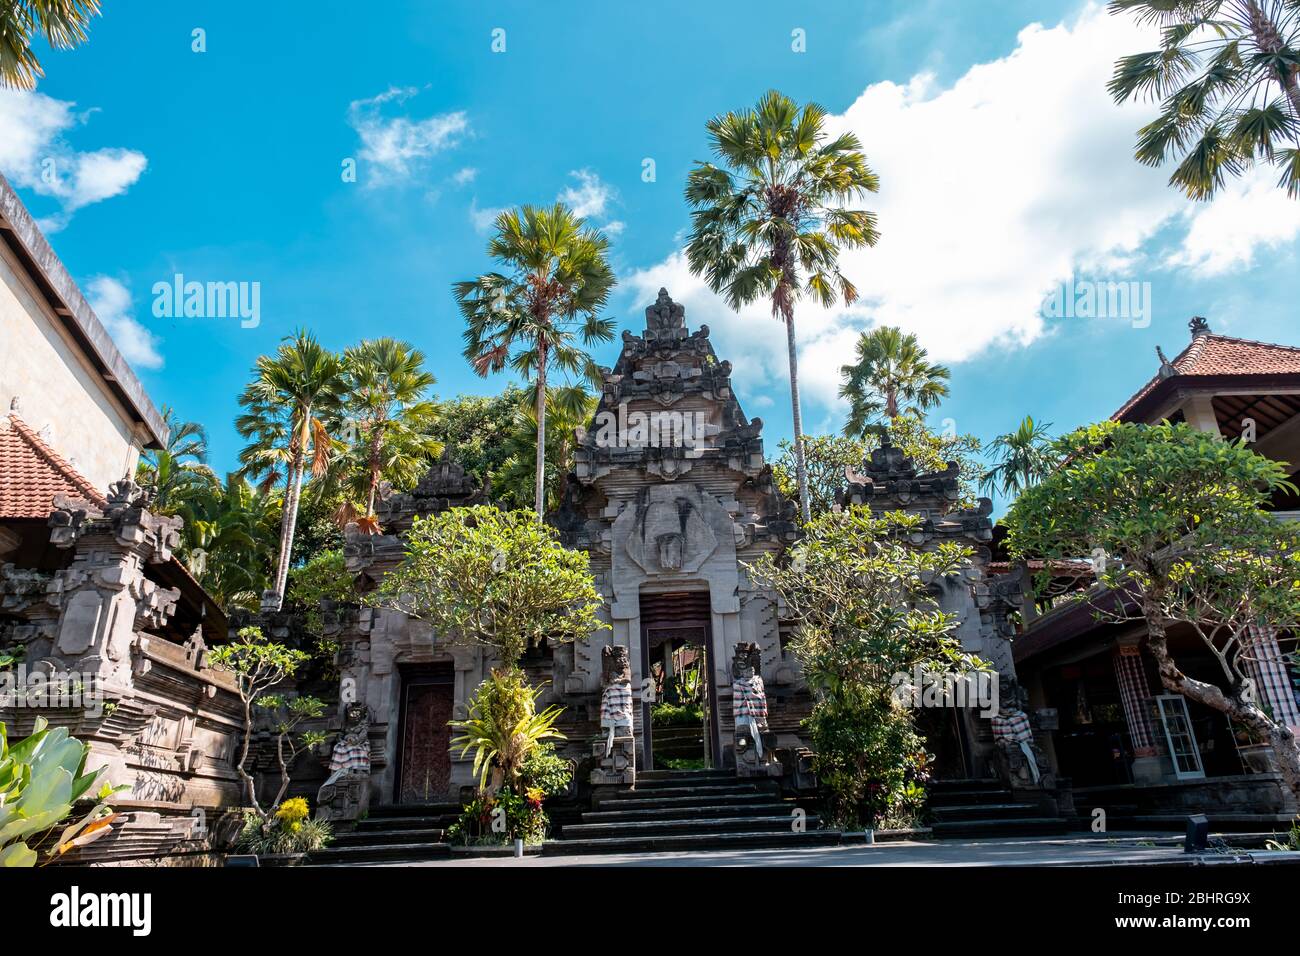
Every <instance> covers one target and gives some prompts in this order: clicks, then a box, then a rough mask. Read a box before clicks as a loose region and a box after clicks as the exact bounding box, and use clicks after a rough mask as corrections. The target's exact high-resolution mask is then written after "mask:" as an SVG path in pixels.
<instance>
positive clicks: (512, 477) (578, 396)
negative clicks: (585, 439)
mask: <svg viewBox="0 0 1300 956" xmlns="http://www.w3.org/2000/svg"><path fill="white" fill-rule="evenodd" d="M598 401H599V400H598V399H597V398H596V396H594V395H592V394H591V393H590V392H588V391H587V390H586V389H585V388H583V387H582V386H581V385H573V386H569V387H568V388H564V389H547V397H546V408H547V412H546V419H547V421H549V422H550V423H551V424H550V427H548V428H547V429H546V487H545V491H546V505H545V507H546V510H547V512H548V513H549V512H551V511H553V510H554V509H555V508H557V507H559V504H560V499H561V498H562V497H563V495H564V486H565V479H566V478H567V477H568V474H569V472H571V471H572V470H573V454H574V451H575V450H576V448H577V440H576V438H575V432H576V430H577V429H578V428H580V427H584V426H586V425H587V424H588V423H589V422H590V421H591V417H592V415H594V414H595V412H596V405H597V402H598ZM537 434H538V428H537V418H536V413H535V412H534V411H533V409H532V407H531V406H527V405H526V406H522V407H520V408H518V409H516V411H515V419H514V423H513V426H512V428H511V429H510V431H508V432H507V433H506V434H505V436H504V441H503V442H502V450H503V451H504V452H505V453H506V455H507V457H506V459H505V460H504V461H503V462H502V463H501V466H500V468H499V469H498V471H497V472H496V476H495V478H494V480H493V482H492V489H493V499H494V500H495V501H496V502H497V504H499V505H500V506H501V507H503V508H526V507H530V504H531V496H532V491H533V489H532V488H531V487H530V486H531V485H532V479H533V464H532V463H533V461H534V460H535V459H536V457H537Z"/></svg>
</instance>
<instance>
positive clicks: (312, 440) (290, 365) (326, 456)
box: [235, 331, 345, 610]
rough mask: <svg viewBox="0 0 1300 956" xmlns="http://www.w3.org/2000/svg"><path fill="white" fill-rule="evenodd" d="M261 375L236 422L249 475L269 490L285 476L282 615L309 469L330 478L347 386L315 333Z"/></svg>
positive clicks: (284, 350) (290, 339) (299, 339)
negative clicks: (333, 430)
mask: <svg viewBox="0 0 1300 956" xmlns="http://www.w3.org/2000/svg"><path fill="white" fill-rule="evenodd" d="M254 373H255V374H254V378H253V381H251V382H250V383H249V384H248V386H247V387H246V388H245V389H244V392H243V394H242V395H241V396H240V398H239V401H240V404H241V405H243V406H244V409H245V411H244V414H242V415H240V416H239V417H238V418H237V419H236V420H235V428H236V429H237V430H238V431H239V434H240V435H242V436H243V437H244V438H246V439H248V441H249V443H248V445H246V446H245V447H244V449H243V450H242V451H241V452H240V453H239V460H240V462H241V463H242V464H243V469H242V472H243V474H245V475H247V476H249V477H251V478H258V477H260V478H262V486H263V488H270V487H272V486H273V485H275V484H276V483H277V482H278V481H279V480H280V478H281V476H282V475H283V477H284V481H285V496H284V510H283V512H282V516H281V520H280V547H279V551H278V553H277V555H276V561H275V579H274V582H273V583H272V591H273V592H274V607H275V609H276V610H279V609H280V605H281V603H282V602H283V601H284V589H285V585H286V583H287V581H288V577H289V560H290V556H291V554H292V551H293V535H294V528H295V525H296V523H297V521H298V504H299V501H300V500H301V497H302V483H303V478H304V477H305V473H306V471H307V468H308V467H309V466H310V468H311V471H312V474H313V475H314V476H316V477H320V476H322V475H324V474H325V471H326V469H327V467H328V465H329V460H330V453H331V451H332V450H333V440H332V439H331V437H330V435H329V431H328V429H327V428H326V422H330V421H336V420H337V418H338V416H339V409H340V405H341V402H342V398H343V391H344V388H345V382H344V377H343V361H342V359H340V358H339V356H338V355H336V354H334V353H333V352H331V351H329V350H328V349H326V348H324V347H322V346H321V344H320V343H319V342H317V341H316V338H315V336H313V335H312V334H311V333H310V332H306V331H298V332H295V333H294V334H293V335H290V336H286V337H285V339H284V341H283V343H282V344H281V345H280V348H279V350H278V351H277V352H276V354H275V355H274V356H271V355H262V356H259V357H258V359H257V364H256V366H255V367H254Z"/></svg>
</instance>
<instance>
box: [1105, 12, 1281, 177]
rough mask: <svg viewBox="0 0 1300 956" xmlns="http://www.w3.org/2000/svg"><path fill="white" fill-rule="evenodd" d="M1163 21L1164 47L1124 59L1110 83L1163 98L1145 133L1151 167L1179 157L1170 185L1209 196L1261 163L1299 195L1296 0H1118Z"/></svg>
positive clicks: (1118, 91)
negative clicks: (1275, 170) (1233, 177)
mask: <svg viewBox="0 0 1300 956" xmlns="http://www.w3.org/2000/svg"><path fill="white" fill-rule="evenodd" d="M1110 11H1111V12H1112V13H1117V14H1123V13H1132V14H1134V16H1135V17H1136V19H1137V21H1138V22H1139V23H1143V24H1153V25H1156V26H1158V27H1160V47H1159V49H1156V50H1151V51H1148V52H1145V53H1137V54H1134V55H1132V56H1126V57H1122V58H1121V59H1120V60H1119V61H1118V62H1117V63H1116V64H1115V73H1114V76H1113V77H1112V78H1111V81H1110V84H1109V86H1108V89H1109V90H1110V93H1111V95H1112V96H1113V97H1114V98H1115V101H1116V102H1118V103H1124V102H1126V101H1128V100H1129V99H1132V98H1135V97H1143V98H1147V99H1152V100H1159V101H1160V115H1159V116H1157V117H1156V119H1154V120H1152V121H1151V122H1150V123H1148V124H1147V125H1146V126H1143V127H1142V128H1141V129H1140V130H1139V131H1138V141H1137V151H1136V156H1137V159H1138V161H1139V162H1140V163H1143V164H1144V165H1147V166H1161V165H1163V164H1165V163H1166V162H1170V161H1175V162H1176V163H1177V165H1176V166H1175V167H1174V171H1173V174H1172V175H1171V176H1170V177H1169V184H1170V185H1171V186H1177V187H1178V188H1179V189H1181V190H1182V191H1183V192H1185V193H1186V194H1187V195H1188V196H1189V197H1191V198H1192V199H1210V198H1211V197H1213V196H1214V194H1215V193H1216V192H1217V191H1218V190H1219V189H1220V188H1221V187H1222V186H1223V184H1224V181H1225V180H1226V178H1227V177H1228V176H1240V175H1241V174H1242V173H1244V172H1246V171H1247V170H1249V169H1251V168H1253V167H1254V166H1255V165H1256V164H1258V163H1268V164H1269V165H1272V166H1274V167H1275V168H1277V169H1278V170H1280V172H1281V175H1280V178H1279V180H1278V185H1279V186H1281V187H1284V188H1285V189H1286V191H1287V194H1288V195H1290V196H1291V197H1293V198H1300V15H1297V14H1298V11H1297V6H1296V3H1295V0H1111V4H1110Z"/></svg>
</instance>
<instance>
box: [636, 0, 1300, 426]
mask: <svg viewBox="0 0 1300 956" xmlns="http://www.w3.org/2000/svg"><path fill="white" fill-rule="evenodd" d="M1153 45H1154V44H1153V41H1152V38H1151V35H1150V34H1149V33H1146V32H1143V31H1141V30H1140V29H1139V28H1138V27H1136V26H1135V25H1134V24H1133V23H1132V21H1131V18H1128V17H1119V16H1111V15H1108V14H1107V13H1106V12H1105V11H1104V10H1103V9H1102V8H1100V7H1098V6H1096V5H1089V6H1088V7H1086V8H1085V9H1084V10H1083V11H1082V12H1081V13H1080V14H1079V16H1078V18H1077V19H1076V20H1075V21H1074V22H1072V23H1070V24H1068V25H1065V24H1062V25H1058V26H1056V27H1052V28H1047V27H1044V26H1041V25H1037V24H1034V25H1030V26H1028V27H1026V28H1025V29H1024V30H1022V31H1021V33H1020V35H1019V37H1018V43H1017V46H1016V48H1015V50H1013V51H1012V52H1011V53H1010V54H1009V55H1007V56H1005V57H1003V58H1001V59H999V60H995V61H993V62H990V63H982V64H977V65H975V66H973V67H972V68H971V69H969V70H968V71H967V72H966V73H965V74H964V75H963V76H961V77H960V78H959V79H957V80H956V81H955V82H954V83H953V84H952V85H951V86H948V87H942V88H941V87H939V86H938V85H937V84H936V82H935V80H934V78H933V77H932V76H931V75H929V74H920V75H917V76H915V77H913V78H912V79H911V80H910V81H909V82H908V83H906V84H905V85H899V84H896V83H892V82H881V83H876V84H873V85H871V86H869V87H867V89H866V90H865V91H863V93H862V94H861V95H860V96H859V97H858V99H857V100H856V101H855V102H854V103H853V104H852V105H850V106H849V108H848V109H847V110H846V111H845V113H844V114H842V115H838V116H832V117H830V118H829V119H828V126H829V127H830V129H831V130H832V132H838V131H840V130H841V129H845V128H847V129H852V130H853V131H854V132H856V133H857V135H858V137H859V138H860V139H861V140H862V143H863V149H864V152H865V153H866V156H867V160H868V162H869V163H870V164H871V166H872V167H873V168H874V169H875V171H876V172H877V173H878V174H879V175H880V179H881V192H880V193H879V194H878V195H874V196H870V197H868V199H867V200H866V202H864V203H863V205H865V206H866V207H867V208H869V209H873V210H875V211H876V212H878V213H879V215H880V228H881V233H882V238H881V241H880V243H879V244H878V245H877V246H876V248H874V249H866V250H853V251H849V252H846V253H844V254H843V255H842V256H841V266H842V268H843V271H844V273H845V274H846V275H847V276H849V277H850V278H851V279H852V280H853V281H854V282H855V284H856V285H857V287H858V290H859V292H860V294H861V300H860V301H859V303H858V304H857V305H855V306H854V307H852V308H849V309H843V308H840V309H835V310H824V309H821V308H818V307H816V306H814V305H812V304H809V303H802V304H801V305H800V307H799V309H798V313H797V321H796V329H797V331H798V334H799V341H800V352H799V358H800V379H801V384H802V386H803V389H804V392H805V394H806V395H807V397H808V399H809V400H811V401H815V402H819V403H822V404H824V405H828V406H830V405H836V404H838V401H839V400H838V398H837V391H838V387H839V381H840V376H839V367H840V366H841V365H842V364H844V363H845V362H846V361H848V360H849V359H850V358H851V356H852V346H853V342H854V340H855V339H856V337H857V334H858V333H859V331H861V330H863V329H866V328H869V327H871V326H872V325H873V324H888V325H898V326H902V327H903V328H904V329H906V330H908V331H912V332H915V333H917V334H918V336H919V337H920V338H921V341H922V344H924V345H925V346H926V348H927V349H929V351H930V354H931V357H932V358H934V359H936V360H939V361H945V362H959V361H962V360H963V359H967V358H970V357H972V356H974V355H976V354H978V353H980V352H981V351H983V350H985V349H988V348H990V347H992V346H995V345H997V346H1004V347H1005V346H1016V345H1024V344H1027V343H1029V342H1032V341H1033V340H1034V339H1035V338H1037V337H1038V336H1040V335H1042V334H1043V332H1044V320H1043V319H1042V318H1041V316H1040V314H1039V310H1040V307H1041V303H1042V299H1043V296H1044V294H1045V293H1046V292H1047V291H1049V290H1050V289H1052V288H1054V287H1055V286H1056V285H1057V283H1060V282H1062V281H1064V280H1065V279H1067V278H1068V277H1069V276H1070V275H1072V274H1073V273H1075V272H1076V271H1081V270H1089V269H1101V270H1107V271H1106V272H1105V273H1104V274H1106V275H1108V276H1109V277H1111V278H1114V279H1117V280H1118V279H1129V280H1141V279H1145V278H1147V276H1144V275H1142V274H1140V271H1138V270H1141V269H1144V268H1145V269H1156V268H1161V267H1163V266H1164V265H1167V264H1168V263H1169V262H1170V261H1171V260H1170V259H1169V258H1168V257H1166V258H1165V260H1164V262H1163V263H1162V262H1161V260H1160V259H1159V258H1158V257H1156V258H1153V252H1152V249H1151V247H1152V246H1154V243H1153V242H1151V240H1152V239H1153V237H1155V235H1156V233H1157V232H1159V231H1160V230H1161V229H1162V228H1164V227H1166V226H1170V225H1172V226H1183V227H1186V228H1187V231H1186V233H1185V235H1184V234H1183V233H1178V236H1179V237H1180V242H1181V250H1180V252H1178V253H1176V254H1175V256H1174V260H1173V261H1175V262H1176V264H1178V265H1179V266H1182V267H1187V268H1196V269H1200V270H1202V271H1204V272H1213V271H1215V270H1220V271H1221V270H1222V269H1224V268H1226V267H1227V265H1228V264H1229V263H1242V262H1248V261H1249V260H1250V255H1251V253H1252V252H1253V251H1254V250H1255V249H1257V248H1259V247H1260V246H1262V245H1269V244H1273V243H1277V242H1281V241H1284V240H1286V239H1288V238H1293V237H1294V236H1295V235H1297V225H1296V222H1297V220H1296V208H1297V204H1295V203H1294V201H1293V200H1288V199H1287V198H1286V196H1285V193H1283V192H1282V191H1281V190H1277V189H1274V190H1273V191H1272V192H1268V191H1267V190H1264V189H1262V188H1261V187H1259V186H1258V185H1257V184H1255V183H1254V181H1247V182H1242V183H1233V184H1232V185H1231V186H1230V187H1229V188H1228V190H1227V191H1226V193H1225V195H1224V196H1223V197H1222V198H1221V199H1219V200H1217V201H1216V202H1215V203H1213V204H1211V205H1194V204H1192V203H1190V202H1189V201H1188V200H1186V199H1185V198H1183V197H1182V196H1181V195H1180V194H1179V193H1177V192H1176V191H1175V190H1173V189H1171V188H1170V187H1169V186H1168V185H1167V184H1166V181H1167V179H1168V175H1169V171H1168V170H1167V169H1157V170H1152V169H1148V168H1146V167H1144V166H1142V165H1140V164H1139V163H1137V162H1136V161H1135V160H1134V159H1133V145H1134V139H1135V132H1136V130H1137V129H1138V127H1140V126H1141V125H1143V124H1144V123H1145V122H1147V121H1149V120H1150V119H1151V118H1152V116H1153V115H1154V111H1155V109H1156V107H1155V106H1154V105H1152V104H1150V103H1137V104H1127V105H1125V106H1118V105H1116V104H1115V103H1114V102H1113V101H1112V100H1111V98H1110V95H1109V94H1108V93H1107V92H1106V82H1107V80H1108V79H1109V77H1110V73H1111V70H1112V68H1113V64H1114V62H1115V60H1116V59H1117V58H1118V57H1120V56H1121V55H1124V54H1127V53H1134V52H1139V51H1141V50H1144V49H1149V48H1151V47H1152V46H1153ZM1164 239H1167V237H1162V240H1164ZM628 281H629V283H630V284H631V285H632V286H633V288H634V289H636V290H637V293H638V296H639V300H644V301H646V302H649V301H653V298H654V293H655V292H656V291H657V290H658V288H659V287H660V286H666V287H667V288H668V290H669V292H670V293H672V295H673V297H674V298H676V299H677V300H678V301H680V302H683V303H685V304H686V305H687V308H688V317H689V321H690V322H691V324H692V325H697V324H699V323H701V322H707V323H708V324H710V325H711V326H712V327H713V328H714V329H715V331H716V332H717V333H718V334H717V335H716V339H717V341H718V346H719V352H720V354H722V355H723V357H725V358H731V359H732V360H733V361H735V362H737V364H738V366H739V363H741V362H744V363H745V364H746V365H747V366H748V367H749V368H748V371H747V373H746V374H747V376H748V377H749V379H750V380H752V379H753V378H754V377H755V376H758V375H762V376H765V377H767V378H768V379H770V381H771V382H772V383H773V384H776V383H781V382H783V381H784V379H785V378H786V375H787V371H786V358H785V355H786V343H785V335H784V332H783V329H782V327H781V324H780V323H779V322H777V321H776V320H774V319H772V318H771V317H770V309H769V307H768V306H767V305H765V304H763V303H756V304H754V305H752V306H750V307H749V308H747V309H745V310H743V311H742V312H741V313H740V314H736V313H733V312H731V310H729V309H728V308H727V307H726V306H725V304H724V303H723V302H722V301H721V300H720V299H719V297H717V296H716V295H714V294H713V293H711V292H710V291H709V290H708V289H707V287H706V286H705V285H704V283H703V281H702V280H700V279H698V278H695V277H693V276H690V275H689V271H688V269H687V267H686V263H685V259H684V257H683V256H681V254H680V253H674V254H673V255H671V256H669V257H668V258H667V259H666V260H664V261H663V262H661V263H659V264H657V265H655V266H652V267H650V268H648V269H645V270H642V271H640V272H637V273H635V274H633V275H632V276H631V277H630V278H629V280H628ZM738 381H739V378H738Z"/></svg>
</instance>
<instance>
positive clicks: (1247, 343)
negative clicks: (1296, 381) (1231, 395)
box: [1111, 332, 1300, 419]
mask: <svg viewBox="0 0 1300 956" xmlns="http://www.w3.org/2000/svg"><path fill="white" fill-rule="evenodd" d="M1169 364H1170V365H1172V366H1173V367H1174V371H1175V373H1176V377H1177V378H1178V379H1179V380H1180V383H1182V384H1189V385H1195V384H1196V383H1195V381H1191V382H1188V381H1187V379H1189V378H1190V379H1196V378H1205V377H1211V376H1219V375H1300V348H1296V347H1294V346H1290V345H1274V344H1272V343H1270V342H1256V341H1254V340H1252V339H1235V338H1232V337H1231V336H1227V335H1216V334H1214V333H1213V332H1207V333H1205V334H1203V335H1198V336H1196V337H1195V338H1194V339H1192V343H1191V344H1190V345H1189V346H1187V348H1185V349H1183V351H1182V352H1181V353H1179V355H1178V357H1177V358H1175V359H1174V360H1173V361H1172V362H1170V363H1169ZM1171 377H1172V376H1171ZM1162 381H1164V379H1162V378H1161V377H1160V376H1159V375H1156V376H1154V377H1153V378H1152V379H1151V381H1149V382H1147V383H1146V384H1145V385H1143V386H1142V388H1141V389H1139V390H1138V393H1137V394H1136V395H1134V396H1133V397H1132V398H1130V399H1129V400H1128V401H1127V402H1125V403H1124V406H1123V407H1122V408H1120V410H1119V411H1117V412H1116V413H1115V414H1114V415H1112V416H1111V418H1114V419H1121V418H1123V417H1124V415H1125V414H1126V413H1127V412H1128V411H1129V410H1131V409H1132V408H1133V407H1134V406H1135V405H1137V404H1138V402H1140V401H1141V400H1142V399H1144V398H1146V397H1147V395H1149V394H1151V392H1152V391H1154V390H1155V388H1156V386H1157V385H1159V384H1160V383H1161V382H1162Z"/></svg>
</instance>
